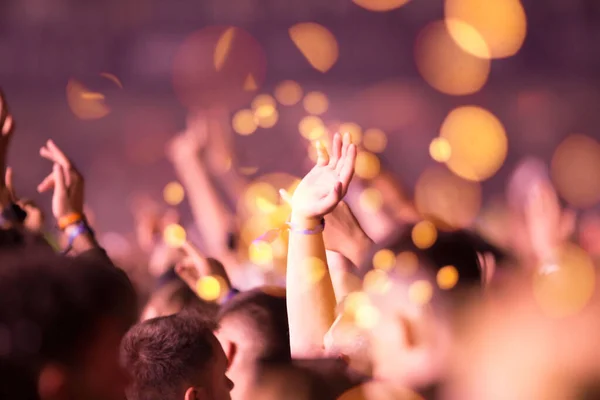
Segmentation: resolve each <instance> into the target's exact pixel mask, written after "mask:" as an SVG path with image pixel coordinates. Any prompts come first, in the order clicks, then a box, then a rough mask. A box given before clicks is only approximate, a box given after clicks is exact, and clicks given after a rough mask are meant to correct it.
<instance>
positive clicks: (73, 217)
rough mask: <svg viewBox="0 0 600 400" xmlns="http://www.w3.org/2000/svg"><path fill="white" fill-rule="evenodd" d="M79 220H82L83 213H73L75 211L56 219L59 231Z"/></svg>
mask: <svg viewBox="0 0 600 400" xmlns="http://www.w3.org/2000/svg"><path fill="white" fill-rule="evenodd" d="M81 221H83V215H81V214H79V213H75V212H73V213H69V214H67V215H64V216H62V217H60V218H59V219H58V228H59V229H60V230H61V231H64V230H65V229H67V227H69V226H70V225H73V224H76V223H78V222H81Z"/></svg>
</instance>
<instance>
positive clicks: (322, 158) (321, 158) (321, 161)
mask: <svg viewBox="0 0 600 400" xmlns="http://www.w3.org/2000/svg"><path fill="white" fill-rule="evenodd" d="M315 145H316V146H317V165H318V166H320V167H324V166H325V165H327V163H329V154H328V153H327V150H326V149H325V147H323V143H321V141H320V140H318V141H317V142H316V144H315Z"/></svg>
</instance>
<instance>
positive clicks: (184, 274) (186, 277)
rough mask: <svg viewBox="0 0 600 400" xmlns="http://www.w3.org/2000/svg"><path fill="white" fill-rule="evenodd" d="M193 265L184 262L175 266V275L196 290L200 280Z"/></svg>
mask: <svg viewBox="0 0 600 400" xmlns="http://www.w3.org/2000/svg"><path fill="white" fill-rule="evenodd" d="M189 264H191V261H190V260H185V259H184V260H182V261H179V262H178V263H177V264H175V273H176V274H177V275H178V276H179V277H180V278H181V280H182V281H184V282H185V284H186V285H188V287H189V288H190V289H192V290H194V291H195V290H196V282H198V279H199V278H200V277H199V276H198V272H197V271H196V268H195V267H194V266H193V265H191V266H190V265H189Z"/></svg>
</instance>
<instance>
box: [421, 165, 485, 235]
mask: <svg viewBox="0 0 600 400" xmlns="http://www.w3.org/2000/svg"><path fill="white" fill-rule="evenodd" d="M414 199H415V206H416V208H417V211H418V212H419V213H420V214H421V215H422V216H424V217H426V218H428V219H430V220H431V221H434V222H435V224H436V225H437V226H438V228H440V229H450V230H452V229H460V228H466V227H468V226H470V225H471V224H472V222H473V221H474V219H475V217H476V216H477V214H478V213H479V209H480V208H481V187H480V185H479V184H478V183H477V182H472V181H467V180H465V179H462V178H460V177H458V176H456V175H454V174H453V173H451V172H450V171H448V170H447V169H446V168H443V167H441V166H434V167H430V168H428V169H426V170H425V171H424V172H423V173H422V174H421V176H420V177H419V179H418V180H417V184H416V186H415V196H414Z"/></svg>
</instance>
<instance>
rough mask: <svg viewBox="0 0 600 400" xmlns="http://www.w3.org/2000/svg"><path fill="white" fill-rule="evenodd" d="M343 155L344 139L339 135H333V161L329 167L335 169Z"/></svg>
mask: <svg viewBox="0 0 600 400" xmlns="http://www.w3.org/2000/svg"><path fill="white" fill-rule="evenodd" d="M341 153H342V138H341V136H340V134H339V133H336V134H335V135H333V140H332V141H331V159H330V160H329V166H330V167H331V168H333V169H335V168H336V167H337V165H338V162H339V161H340V156H341Z"/></svg>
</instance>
